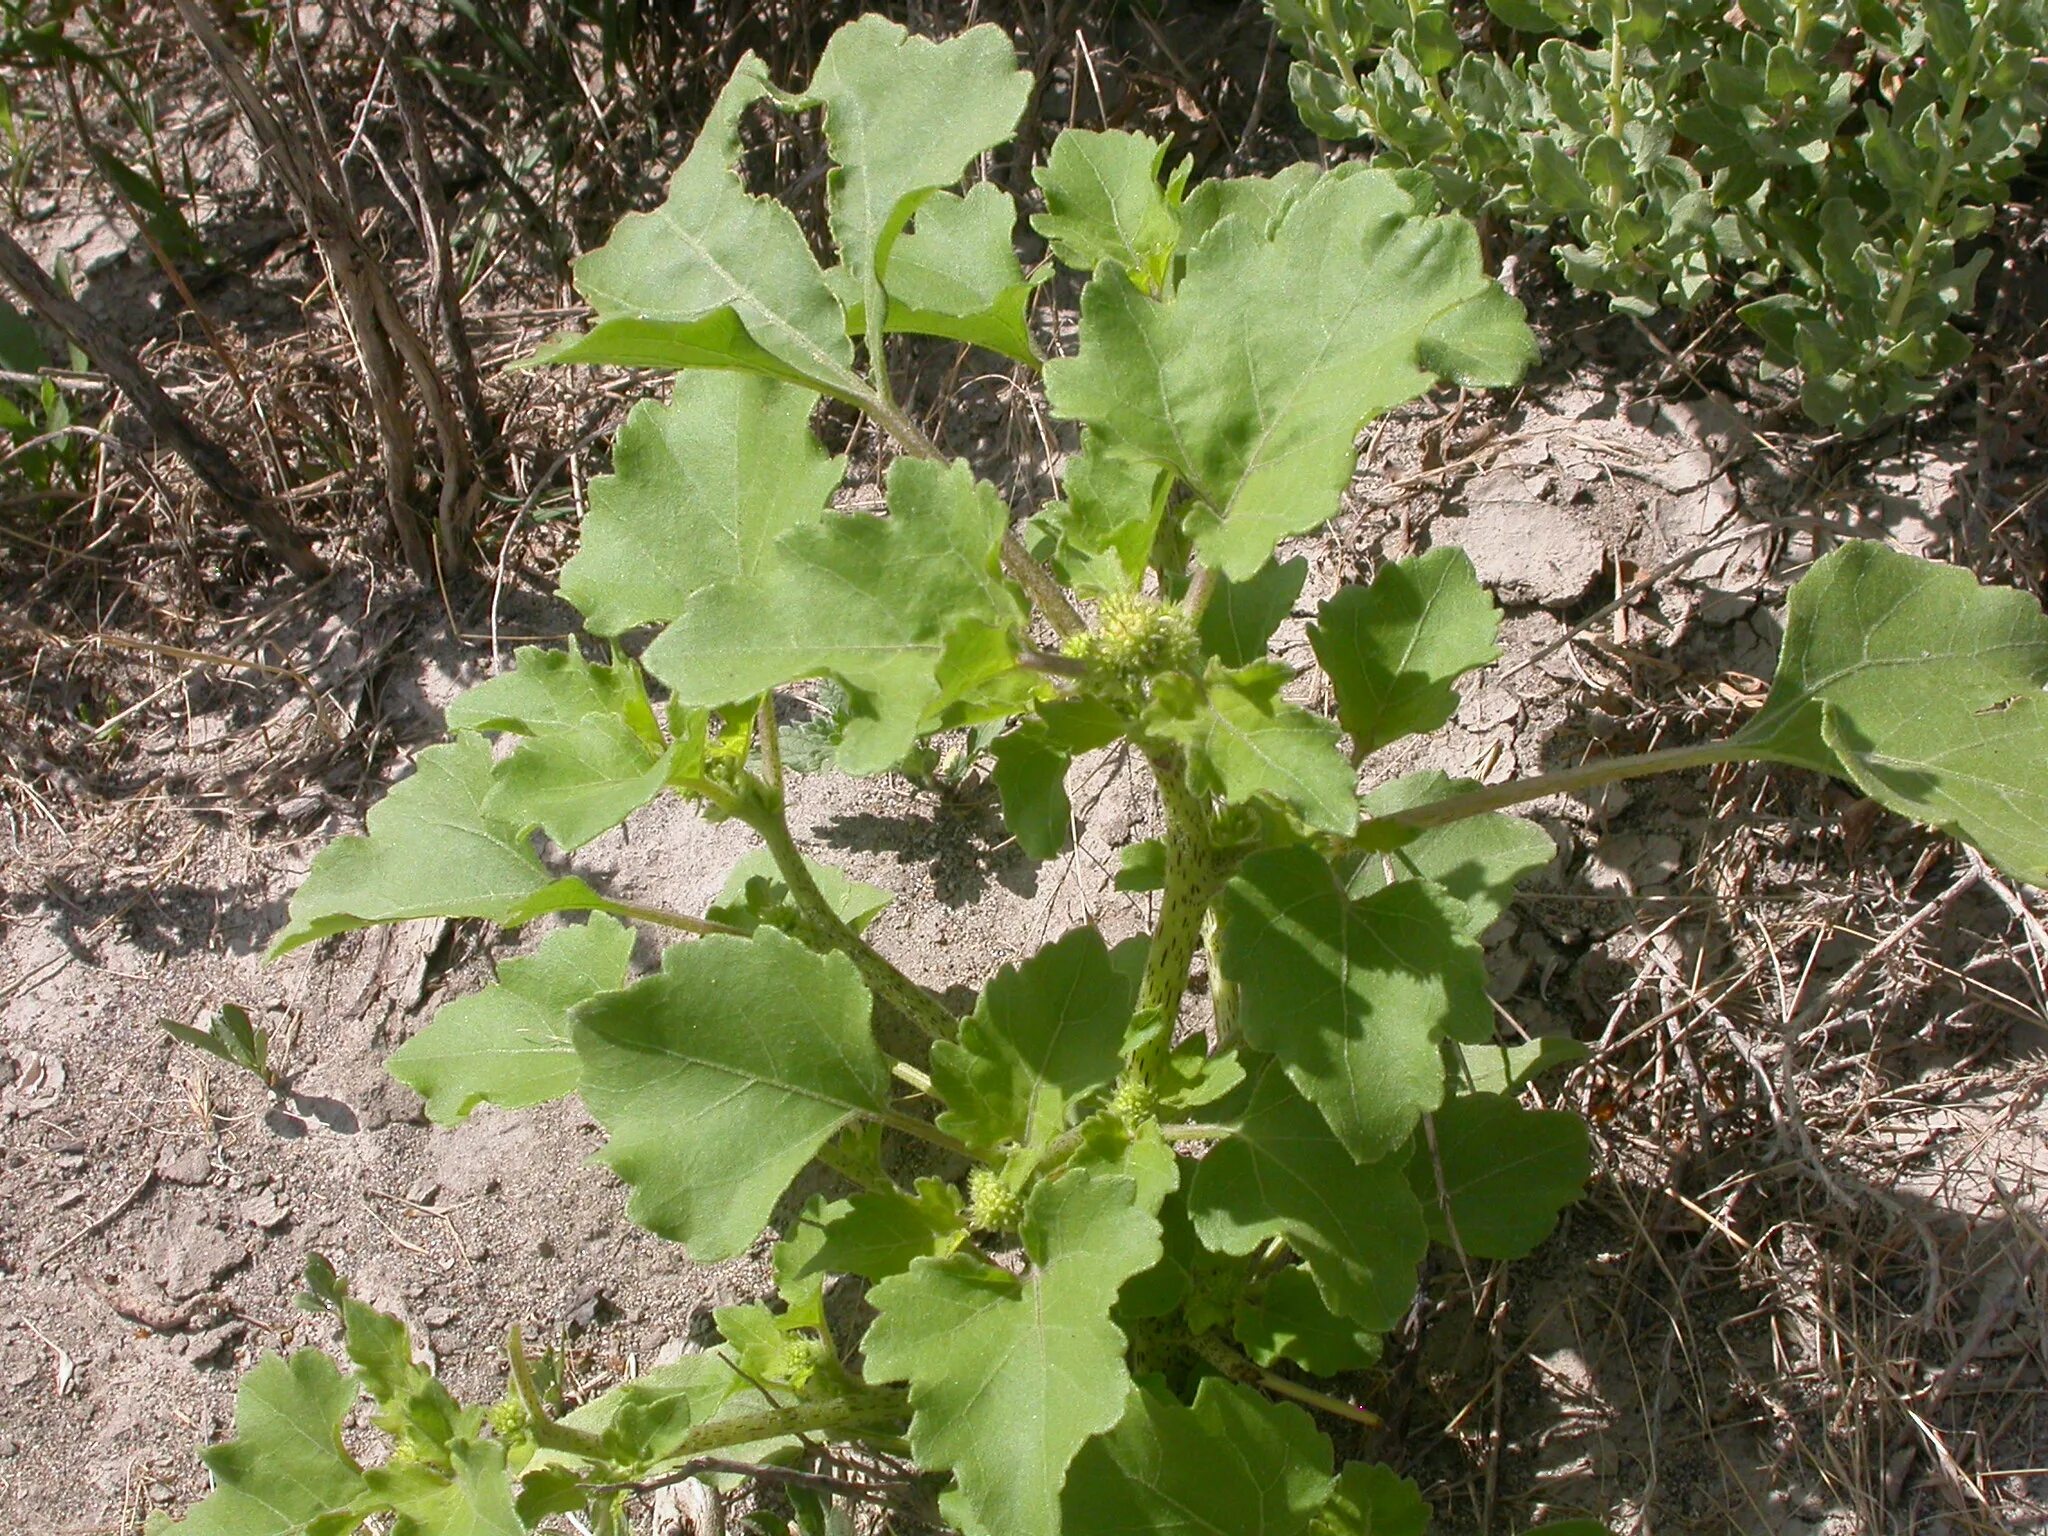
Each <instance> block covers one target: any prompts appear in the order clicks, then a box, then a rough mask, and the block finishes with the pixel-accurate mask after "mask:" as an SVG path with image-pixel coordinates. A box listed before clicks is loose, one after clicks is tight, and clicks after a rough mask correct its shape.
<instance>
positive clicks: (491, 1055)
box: [384, 913, 633, 1125]
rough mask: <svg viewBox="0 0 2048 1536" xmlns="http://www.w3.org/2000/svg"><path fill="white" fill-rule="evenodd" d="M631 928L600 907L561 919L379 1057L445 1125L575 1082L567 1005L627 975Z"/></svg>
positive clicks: (520, 1104) (537, 1099) (612, 987)
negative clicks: (493, 976)
mask: <svg viewBox="0 0 2048 1536" xmlns="http://www.w3.org/2000/svg"><path fill="white" fill-rule="evenodd" d="M632 958H633V932H632V930H631V929H630V928H628V927H626V925H625V924H623V923H619V922H615V921H613V920H612V919H611V918H609V917H606V916H605V915H604V914H602V913H594V914H592V916H591V917H590V918H589V920H588V921H586V922H585V923H583V924H582V925H581V926H579V927H574V928H560V929H557V930H556V931H555V932H553V933H551V934H549V935H548V936H547V937H546V938H545V939H543V940H541V943H540V947H539V948H538V949H536V950H535V951H534V952H533V953H532V954H531V955H528V956H525V957H524V958H522V959H517V960H507V961H505V962H504V963H503V964H501V965H500V966H499V967H498V975H497V980H495V981H494V982H492V983H491V985H489V986H488V987H485V988H484V989H483V991H481V992H479V993H477V994H475V995H474V996H472V997H463V998H458V999H456V1000H455V1001H454V1002H452V1003H449V1004H447V1005H445V1006H444V1007H442V1008H441V1009H440V1011H438V1012H437V1013H436V1014H435V1015H434V1020H433V1022H432V1023H431V1024H429V1025H428V1026H427V1027H426V1028H425V1029H423V1030H421V1031H420V1032H419V1033H418V1034H416V1035H414V1036H413V1037H412V1038H411V1039H410V1040H408V1041H406V1042H405V1044H404V1045H401V1046H400V1047H399V1048H398V1049H397V1050H396V1051H394V1052H393V1053H392V1054H391V1057H390V1059H389V1060H387V1061H386V1062H385V1063H384V1067H385V1070H386V1071H388V1072H389V1073H390V1074H391V1075H392V1076H393V1077H395V1078H397V1079H398V1080H399V1081H400V1082H401V1083H404V1084H406V1085H407V1086H408V1087H410V1088H412V1089H413V1090H414V1091H415V1092H417V1093H418V1094H419V1095H420V1097H422V1098H423V1099H425V1100H426V1101H427V1114H428V1116H429V1117H430V1118H432V1119H433V1120H434V1121H435V1123H436V1124H439V1125H451V1124H453V1123H455V1122H456V1121H459V1120H461V1119H463V1118H464V1117H465V1116H467V1115H468V1114H469V1112H470V1111H471V1110H472V1109H474V1108H475V1107H476V1106H477V1105H479V1104H496V1105H499V1106H501V1107H502V1108H505V1109H524V1108H526V1107H527V1106H528V1105H532V1104H543V1103H546V1102H547V1101H548V1100H549V1099H559V1098H561V1097H562V1096H563V1095H565V1094H569V1093H573V1092H575V1091H576V1078H577V1065H576V1047H575V1044H574V1042H573V1041H572V1040H571V1038H570V1033H569V1010H570V1009H571V1008H574V1007H575V1006H576V1005H577V1004H578V1003H581V1002H585V1001H587V1000H589V999H590V998H593V997H595V996H597V995H598V994H599V993H600V992H612V991H616V990H617V989H618V988H620V987H622V986H624V985H625V984H626V972H627V968H628V967H629V965H630V964H631V962H632Z"/></svg>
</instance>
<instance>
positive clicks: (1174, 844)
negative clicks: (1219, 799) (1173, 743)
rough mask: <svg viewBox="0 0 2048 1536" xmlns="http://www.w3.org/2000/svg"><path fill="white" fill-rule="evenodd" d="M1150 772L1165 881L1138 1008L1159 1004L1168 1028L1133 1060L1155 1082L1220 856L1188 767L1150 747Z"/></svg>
mask: <svg viewBox="0 0 2048 1536" xmlns="http://www.w3.org/2000/svg"><path fill="white" fill-rule="evenodd" d="M1146 760H1147V761H1148V762H1149V763H1150V764H1151V767H1152V777H1153V780H1154V782H1155V783H1157V785H1158V786H1159V798H1160V802H1161V804H1162V805H1163V807H1164V809H1165V812H1166V884H1165V886H1164V888H1163V892H1162V895H1161V899H1160V906H1159V924H1158V926H1157V927H1155V928H1154V929H1153V930H1152V942H1151V944H1150V946H1149V947H1148V948H1147V949H1146V951H1145V977H1144V980H1143V982H1142V983H1141V984H1140V986H1139V988H1138V1008H1139V1011H1140V1012H1143V1011H1145V1010H1146V1009H1157V1010H1158V1011H1159V1014H1160V1016H1161V1017H1162V1018H1163V1019H1165V1021H1166V1028H1165V1029H1164V1030H1162V1031H1161V1032H1160V1033H1159V1035H1158V1036H1157V1037H1156V1038H1155V1039H1153V1040H1152V1041H1151V1042H1150V1043H1148V1044H1147V1045H1146V1046H1145V1047H1144V1048H1143V1049H1142V1050H1141V1051H1139V1053H1138V1055H1137V1056H1136V1057H1135V1058H1134V1059H1133V1060H1132V1062H1131V1067H1132V1071H1133V1072H1134V1073H1135V1074H1136V1075H1137V1076H1139V1077H1141V1078H1143V1079H1145V1080H1146V1081H1148V1082H1151V1083H1153V1084H1155V1085H1156V1084H1157V1082H1158V1081H1159V1077H1160V1074H1161V1072H1162V1070H1163V1069H1164V1067H1165V1065H1166V1056H1167V1053H1168V1052H1169V1051H1170V1050H1172V1048H1173V1023H1174V1020H1176V1019H1177V1018H1179V1017H1180V1004H1181V999H1182V997H1184V996H1185V995H1186V993H1187V988H1188V968H1189V967H1190V966H1192V965H1193V964H1194V959H1195V948H1196V946H1197V945H1199V944H1200V943H1201V942H1202V917H1203V914H1204V913H1206V912H1207V911H1208V910H1209V899H1210V898H1211V897H1212V896H1214V895H1215V894H1216V887H1217V885H1218V884H1219V883H1220V881H1221V877H1222V861H1221V859H1220V858H1219V857H1218V856H1217V853H1216V847H1215V843H1214V840H1213V837H1212V832H1213V823H1212V818H1211V817H1210V814H1209V807H1208V806H1207V805H1206V804H1205V803H1204V802H1203V800H1202V797H1201V796H1199V795H1197V794H1196V793H1195V792H1194V790H1192V789H1191V788H1189V786H1188V781H1187V770H1186V768H1185V766H1184V765H1183V764H1182V762H1181V760H1180V759H1179V757H1178V756H1174V755H1169V754H1167V753H1163V752H1153V753H1148V754H1147V756H1146Z"/></svg>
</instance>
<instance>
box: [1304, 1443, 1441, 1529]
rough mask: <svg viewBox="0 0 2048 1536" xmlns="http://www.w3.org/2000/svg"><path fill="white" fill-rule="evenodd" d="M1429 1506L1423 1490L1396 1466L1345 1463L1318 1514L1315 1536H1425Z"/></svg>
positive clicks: (1359, 1462)
mask: <svg viewBox="0 0 2048 1536" xmlns="http://www.w3.org/2000/svg"><path fill="white" fill-rule="evenodd" d="M1428 1529H1429V1505H1428V1504H1427V1503H1426V1502H1424V1500H1423V1497H1422V1490H1421V1489H1420V1488H1418V1487H1416V1486H1415V1484H1414V1483H1412V1482H1410V1481H1409V1480H1408V1479H1407V1478H1405V1477H1403V1476H1401V1474H1400V1473H1398V1472H1396V1471H1395V1470H1394V1469H1393V1468H1392V1467H1383V1466H1380V1465H1378V1464H1377V1463H1374V1462H1365V1461H1353V1462H1347V1463H1345V1466H1344V1470H1343V1471H1342V1472H1341V1473H1339V1474H1338V1476H1337V1486H1336V1487H1334V1488H1332V1489H1331V1490H1330V1500H1329V1502H1328V1503H1327V1504H1325V1505H1324V1506H1323V1507H1322V1509H1321V1510H1320V1511H1318V1512H1317V1514H1316V1520H1315V1525H1314V1527H1313V1532H1314V1536H1423V1532H1424V1531H1426V1530H1428Z"/></svg>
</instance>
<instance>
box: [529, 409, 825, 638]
mask: <svg viewBox="0 0 2048 1536" xmlns="http://www.w3.org/2000/svg"><path fill="white" fill-rule="evenodd" d="M815 403H816V398H815V396H813V395H812V394H811V392H810V391H809V390H805V389H798V388H795V387H793V386H791V385H789V384H785V383H781V382H779V381H777V380H774V379H767V378H755V377H749V376H747V375H744V374H726V373H693V374H686V375H684V376H683V377H681V378H679V379H677V380H676V384H675V394H674V397H673V398H672V399H671V400H670V401H669V402H668V403H667V404H665V405H662V404H656V403H655V402H653V401H645V400H643V401H642V402H641V403H640V404H638V405H636V406H634V407H633V410H632V413H631V414H630V415H628V416H627V417H626V424H625V425H624V426H623V427H621V428H620V429H619V434H618V438H617V440H616V441H615V442H614V444H613V447H612V472H611V473H610V474H609V475H603V476H600V477H599V478H598V479H596V480H593V481H592V482H591V483H590V510H589V512H588V513H586V514H585V515H584V519H583V529H582V538H581V543H580V544H579V546H578V548H577V550H576V553H575V555H574V556H572V557H571V558H570V560H569V563H568V564H567V565H565V566H563V567H562V577H561V593H562V596H563V597H564V598H566V599H567V600H568V601H569V602H571V603H573V604H574V605H575V606H576V608H577V609H578V611H580V612H581V613H582V615H583V619H584V623H585V624H586V625H587V626H588V628H589V629H590V631H591V633H593V634H599V635H617V634H623V633H624V632H625V631H627V630H629V629H632V628H633V627H634V626H636V625H639V624H667V623H670V622H672V621H673V620H674V619H675V618H677V617H678V616H679V615H680V614H681V613H682V611H683V607H684V605H685V603H686V602H687V601H688V600H689V598H690V597H691V595H692V594H694V593H696V592H698V591H699V590H701V589H702V588H704V587H707V586H709V585H711V584H712V583H713V582H715V581H727V580H736V579H743V578H746V577H749V576H752V575H754V574H755V573H756V572H758V571H759V570H760V569H761V568H762V567H763V566H764V565H765V564H766V563H767V562H768V561H769V560H770V558H771V557H772V553H773V550H774V546H775V540H776V538H777V537H778V536H779V535H781V534H782V533H784V532H786V531H787V530H789V529H791V528H795V527H798V526H800V525H801V524H804V523H812V522H817V521H819V520H820V519H821V518H822V517H823V516H824V515H825V511H826V508H827V507H828V506H829V504H830V502H831V499H832V492H833V490H834V489H835V488H836V487H837V486H838V484H839V480H840V476H841V475H842V474H843V472H844V470H845V460H843V459H835V458H831V457H828V456H827V455H826V453H825V452H824V450H823V449H821V448H820V447H819V446H818V442H817V439H816V438H814V437H813V436H812V435H811V431H810V427H809V425H808V422H809V420H810V415H811V408H812V406H813V405H814V404H815Z"/></svg>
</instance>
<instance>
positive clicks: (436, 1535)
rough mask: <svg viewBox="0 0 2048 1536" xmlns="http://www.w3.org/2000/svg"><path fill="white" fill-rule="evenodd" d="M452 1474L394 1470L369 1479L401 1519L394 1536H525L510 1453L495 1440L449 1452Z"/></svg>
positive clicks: (380, 1471)
mask: <svg viewBox="0 0 2048 1536" xmlns="http://www.w3.org/2000/svg"><path fill="white" fill-rule="evenodd" d="M448 1456H449V1461H450V1463H451V1465H452V1468H453V1471H452V1475H450V1476H446V1477H444V1476H442V1475H441V1474H440V1473H438V1472H436V1471H431V1470H429V1469H428V1468H426V1467H423V1466H419V1465H416V1464H415V1465H410V1466H400V1465H397V1464H392V1465H390V1466H387V1467H381V1468H379V1469H378V1470H377V1471H375V1472H373V1473H371V1474H370V1477H371V1480H372V1481H373V1482H374V1483H375V1484H376V1486H377V1490H378V1492H379V1494H380V1495H381V1496H382V1498H383V1499H384V1501H385V1502H386V1503H388V1504H389V1506H390V1508H391V1511H392V1513H393V1514H394V1515H395V1516H396V1517H397V1518H396V1521H395V1523H394V1524H393V1526H392V1536H526V1533H527V1531H528V1530H529V1529H530V1527H529V1526H528V1525H527V1523H526V1522H525V1521H524V1520H522V1519H520V1517H519V1512H518V1510H517V1509H516V1508H514V1506H513V1495H512V1478H511V1475H510V1473H509V1472H508V1471H507V1470H506V1467H505V1447H504V1446H502V1445H500V1444H499V1443H498V1442H497V1441H495V1440H459V1441H457V1442H456V1443H455V1444H453V1445H451V1446H450V1447H449V1448H448Z"/></svg>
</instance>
